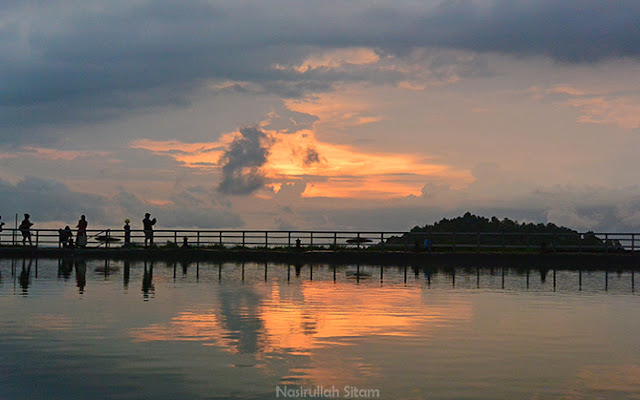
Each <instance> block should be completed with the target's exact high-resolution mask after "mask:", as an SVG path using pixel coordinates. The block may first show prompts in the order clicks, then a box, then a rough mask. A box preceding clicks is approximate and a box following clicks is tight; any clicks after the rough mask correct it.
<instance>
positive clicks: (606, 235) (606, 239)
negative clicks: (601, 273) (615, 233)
mask: <svg viewBox="0 0 640 400" xmlns="http://www.w3.org/2000/svg"><path fill="white" fill-rule="evenodd" d="M604 252H605V253H608V252H609V234H608V233H605V234H604Z"/></svg>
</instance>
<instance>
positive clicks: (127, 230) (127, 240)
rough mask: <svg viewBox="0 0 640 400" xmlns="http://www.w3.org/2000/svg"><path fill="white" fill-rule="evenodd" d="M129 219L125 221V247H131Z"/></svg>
mask: <svg viewBox="0 0 640 400" xmlns="http://www.w3.org/2000/svg"><path fill="white" fill-rule="evenodd" d="M129 222H131V221H129V218H127V219H125V220H124V228H123V229H124V246H125V247H129V246H130V245H131V226H130V225H129Z"/></svg>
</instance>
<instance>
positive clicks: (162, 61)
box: [0, 0, 640, 139]
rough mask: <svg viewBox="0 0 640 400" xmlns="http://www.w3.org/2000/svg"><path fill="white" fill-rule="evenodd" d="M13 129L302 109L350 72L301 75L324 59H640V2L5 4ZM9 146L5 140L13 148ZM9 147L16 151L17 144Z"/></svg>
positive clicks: (2, 88) (0, 96)
mask: <svg viewBox="0 0 640 400" xmlns="http://www.w3.org/2000/svg"><path fill="white" fill-rule="evenodd" d="M1 7H2V8H1V11H2V12H1V13H0V50H1V51H0V66H2V68H1V69H0V71H1V72H0V128H3V132H5V133H4V134H0V136H2V135H9V134H10V135H13V134H14V133H15V132H17V131H22V130H24V129H25V128H26V127H28V126H35V125H38V124H41V123H55V124H60V123H67V122H69V123H73V122H78V121H87V120H89V121H92V120H96V119H107V118H114V117H117V116H119V115H122V114H125V113H129V112H132V111H136V110H140V109H145V108H149V107H156V106H176V105H184V104H186V103H188V101H189V94H190V93H191V92H192V91H193V90H194V88H196V87H199V86H201V85H202V82H203V81H206V80H210V79H218V80H235V81H245V82H254V83H258V84H260V85H261V86H262V87H263V89H264V90H266V91H268V92H271V93H276V94H279V95H282V96H285V97H295V96H300V95H303V94H305V93H308V91H309V90H312V91H317V90H327V89H329V88H330V87H331V80H336V79H375V76H371V74H370V73H368V74H364V75H363V76H358V74H357V73H356V74H355V75H354V73H353V71H346V76H345V77H342V78H341V77H340V75H338V76H335V74H333V75H332V74H326V75H323V74H319V75H318V74H316V75H317V76H314V71H309V72H308V73H304V74H300V73H299V72H295V71H293V70H291V69H279V68H274V66H275V65H283V66H293V65H296V64H299V63H300V62H301V61H302V60H303V59H304V57H305V56H306V55H308V54H309V53H310V52H312V51H314V50H317V49H318V48H341V47H352V46H370V47H374V48H378V49H383V50H381V51H386V52H389V53H392V54H396V55H402V54H406V53H407V52H408V51H410V50H411V49H413V48H416V47H440V48H457V49H465V50H470V51H477V52H485V51H488V52H501V53H506V54H517V55H545V56H549V57H552V58H554V59H556V60H561V61H567V62H583V61H597V60H604V59H609V58H612V57H638V55H639V54H640V46H639V45H638V40H637V38H638V37H640V24H638V19H639V18H640V2H638V1H637V0H618V1H609V0H591V1H584V0H524V1H513V0H495V1H489V0H487V1H485V2H478V1H471V0H458V1H443V2H436V1H432V2H428V1H425V2H423V3H419V4H417V5H416V4H411V5H409V4H403V3H402V2H397V1H386V2H385V1H381V2H376V3H372V2H369V1H364V0H362V1H350V2H340V1H331V2H329V3H327V2H298V1H293V0H287V1H269V2H249V1H226V2H225V1H220V2H215V3H209V2H205V1H194V2H170V1H168V0H152V1H146V2H128V1H122V2H119V1H109V2H106V1H105V2H103V3H100V2H93V3H87V4H83V5H81V6H78V3H76V2H71V1H54V2H42V3H38V4H37V6H34V5H33V4H32V2H18V1H15V2H11V1H7V2H2V6H1ZM0 139H1V137H0ZM5 139H6V138H5Z"/></svg>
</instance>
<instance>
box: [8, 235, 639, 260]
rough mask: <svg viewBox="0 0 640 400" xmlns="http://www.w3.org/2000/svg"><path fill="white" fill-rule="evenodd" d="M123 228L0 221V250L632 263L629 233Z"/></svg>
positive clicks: (18, 253) (633, 244)
mask: <svg viewBox="0 0 640 400" xmlns="http://www.w3.org/2000/svg"><path fill="white" fill-rule="evenodd" d="M130 233H131V237H130V241H129V243H125V240H124V239H125V236H124V235H125V231H124V230H111V229H103V230H88V231H87V238H88V241H87V245H86V247H84V248H65V247H63V243H62V242H61V241H60V235H59V231H58V230H57V229H32V230H31V236H32V242H33V245H32V246H29V245H28V243H27V245H26V246H23V245H22V235H21V232H20V231H19V230H18V229H4V230H3V231H2V232H1V233H0V257H5V258H11V257H41V258H59V257H66V256H69V255H73V256H78V257H84V258H106V259H129V260H173V259H179V260H202V261H207V260H220V261H224V260H228V261H240V262H267V261H268V262H283V263H297V264H300V263H302V264H305V263H331V264H336V265H345V264H354V263H368V264H372V265H432V266H461V267H464V266H474V267H475V266H510V267H537V266H554V265H556V266H558V265H559V266H562V267H565V268H601V267H612V268H613V267H616V266H620V267H625V268H633V269H640V251H638V250H640V249H638V245H639V244H640V243H638V240H637V239H638V234H637V233H593V232H587V233H576V234H533V233H531V234H523V233H517V234H511V233H483V232H475V233H469V232H448V233H424V232H420V233H412V232H390V231H387V232H380V231H376V232H374V231H279V230H155V231H154V245H153V246H149V247H145V246H144V231H142V230H131V231H130ZM74 234H75V232H74Z"/></svg>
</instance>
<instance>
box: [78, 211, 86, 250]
mask: <svg viewBox="0 0 640 400" xmlns="http://www.w3.org/2000/svg"><path fill="white" fill-rule="evenodd" d="M87 225H89V223H88V222H87V218H86V217H85V216H84V215H81V216H80V220H79V221H78V225H76V228H78V233H76V244H77V245H78V247H86V246H87Z"/></svg>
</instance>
